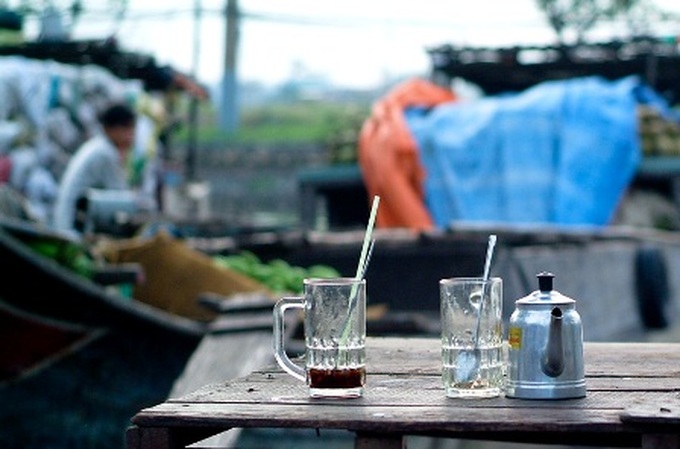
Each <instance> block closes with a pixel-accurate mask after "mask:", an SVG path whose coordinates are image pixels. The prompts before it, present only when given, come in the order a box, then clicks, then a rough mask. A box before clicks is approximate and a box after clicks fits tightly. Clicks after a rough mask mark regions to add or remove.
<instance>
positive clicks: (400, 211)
mask: <svg viewBox="0 0 680 449" xmlns="http://www.w3.org/2000/svg"><path fill="white" fill-rule="evenodd" d="M454 100H456V96H455V94H454V93H453V92H452V91H451V90H449V89H446V88H443V87H440V86H437V85H436V84H433V83H431V82H429V81H426V80H422V79H418V78H415V79H411V80H408V81H405V82H404V83H402V84H400V85H398V86H397V87H395V88H394V89H393V90H391V91H390V92H389V93H388V94H387V95H386V96H385V97H383V98H382V99H380V100H379V101H378V102H377V103H376V104H375V105H374V106H373V111H372V113H371V116H370V117H369V118H368V119H367V120H366V121H365V122H364V124H363V127H362V129H361V133H360V135H359V166H360V168H361V172H362V177H363V179H364V183H365V184H366V190H367V191H368V194H369V199H370V198H373V196H375V195H379V196H380V208H379V209H378V215H377V217H376V226H377V227H379V228H381V227H382V228H388V227H392V228H394V227H399V228H410V229H414V230H417V231H423V230H428V229H433V228H434V224H433V222H432V218H431V217H430V213H429V212H428V210H427V207H426V206H425V202H424V192H423V180H424V179H425V176H426V173H425V169H424V168H423V166H422V165H421V163H420V158H419V155H418V148H417V146H416V142H415V140H414V139H413V136H412V135H411V133H410V131H409V129H408V126H407V124H406V119H405V118H404V114H403V112H404V110H405V109H406V108H408V107H413V106H419V107H433V106H436V105H438V104H440V103H444V102H449V101H454Z"/></svg>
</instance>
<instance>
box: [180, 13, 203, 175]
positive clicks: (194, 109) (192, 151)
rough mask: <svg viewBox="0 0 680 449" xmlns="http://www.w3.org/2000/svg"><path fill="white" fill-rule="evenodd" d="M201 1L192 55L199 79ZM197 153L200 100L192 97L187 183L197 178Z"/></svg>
mask: <svg viewBox="0 0 680 449" xmlns="http://www.w3.org/2000/svg"><path fill="white" fill-rule="evenodd" d="M200 35H201V0H195V1H194V37H193V54H192V61H191V62H192V67H191V71H192V76H193V78H194V79H198V78H197V74H198V61H199V58H198V55H199V51H200V48H201V43H200V42H201V37H200ZM196 151H198V99H197V98H196V97H192V98H191V100H190V103H189V148H188V149H187V154H186V161H185V167H184V169H185V173H186V177H187V181H189V182H191V181H193V180H194V178H195V177H196Z"/></svg>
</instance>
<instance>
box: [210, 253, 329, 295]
mask: <svg viewBox="0 0 680 449" xmlns="http://www.w3.org/2000/svg"><path fill="white" fill-rule="evenodd" d="M213 261H214V263H215V264H217V265H218V266H220V267H223V268H228V269H230V270H233V271H235V272H237V273H240V274H243V275H245V276H248V277H249V278H251V279H254V280H256V281H258V282H260V283H261V284H263V285H264V286H266V287H267V288H268V289H269V290H271V291H272V292H274V293H293V294H299V293H302V290H303V281H304V280H305V278H332V277H339V276H340V273H339V272H338V271H337V270H336V269H335V268H333V267H330V266H328V265H320V264H317V265H313V266H311V267H309V268H303V267H298V266H293V265H291V264H289V263H288V262H287V261H285V260H283V259H273V260H271V261H269V262H264V261H262V260H260V258H259V257H257V255H255V254H254V253H252V252H250V251H241V252H240V253H238V254H231V255H218V256H213Z"/></svg>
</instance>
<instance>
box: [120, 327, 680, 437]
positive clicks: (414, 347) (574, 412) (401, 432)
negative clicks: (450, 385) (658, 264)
mask: <svg viewBox="0 0 680 449" xmlns="http://www.w3.org/2000/svg"><path fill="white" fill-rule="evenodd" d="M439 353H440V350H439V340H438V339H433V338H369V340H368V343H367V359H368V364H367V370H368V377H367V385H366V389H365V393H364V397H363V398H359V399H347V400H318V399H309V398H308V397H307V389H306V386H305V385H304V384H303V383H302V382H299V381H297V380H296V379H294V378H292V377H291V376H289V375H287V374H285V373H283V372H282V371H281V370H279V369H278V368H276V367H268V368H266V369H262V370H258V371H255V372H253V373H251V374H250V375H248V376H246V377H244V378H240V379H236V380H232V381H227V382H223V383H220V384H216V385H208V386H206V387H204V388H202V389H200V390H198V391H196V392H194V393H191V394H189V395H186V396H183V397H181V398H179V399H172V400H168V401H167V402H165V403H163V404H159V405H157V406H154V407H150V408H147V409H144V410H142V411H140V412H139V413H138V414H137V415H136V416H134V418H133V419H132V423H133V425H132V426H131V427H130V428H129V430H128V432H127V435H126V437H127V447H128V449H152V448H153V449H158V448H172V449H174V448H179V447H185V446H186V445H188V444H192V443H194V442H197V441H200V440H202V439H204V438H207V437H209V436H212V435H215V434H217V433H220V432H222V431H224V430H227V429H229V428H232V427H237V428H239V427H240V428H246V427H261V428H285V427H293V428H310V429H315V428H317V429H321V428H323V429H346V430H349V431H353V432H355V433H356V435H357V438H356V447H357V448H362V449H368V448H378V447H380V448H403V447H405V443H406V438H405V437H406V436H407V435H421V436H432V437H446V438H463V439H481V440H494V441H513V442H532V443H543V444H573V445H604V446H621V447H627V446H628V447H630V446H637V447H640V446H642V447H644V448H652V447H663V448H669V447H673V448H678V447H680V343H586V345H585V363H586V382H587V388H588V391H587V395H586V397H585V398H582V399H569V400H558V401H555V400H552V401H545V400H543V401H536V400H522V399H511V398H506V397H504V396H501V397H498V398H493V399H480V400H470V399H467V400H466V399H451V398H447V397H445V395H444V389H443V387H442V383H441V378H440V372H441V368H440V355H439Z"/></svg>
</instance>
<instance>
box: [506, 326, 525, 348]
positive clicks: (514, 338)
mask: <svg viewBox="0 0 680 449" xmlns="http://www.w3.org/2000/svg"><path fill="white" fill-rule="evenodd" d="M508 345H510V349H521V348H522V328H521V327H511V328H510V329H508Z"/></svg>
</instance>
